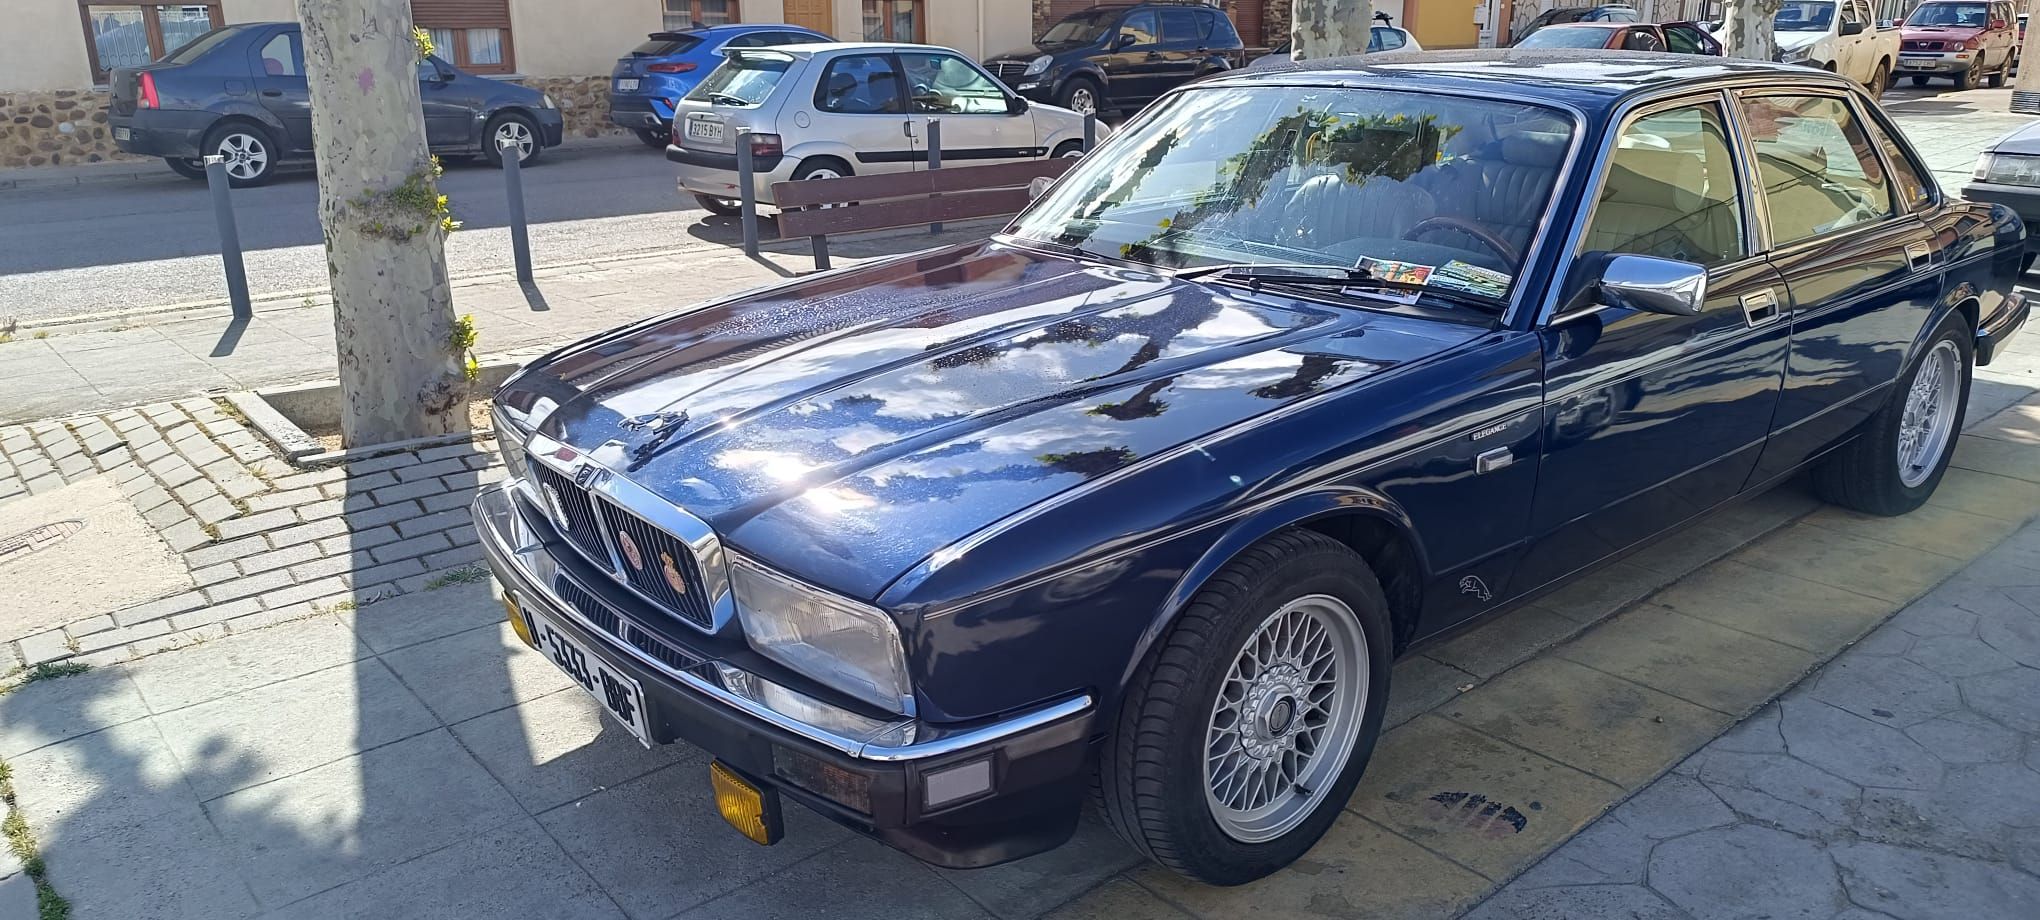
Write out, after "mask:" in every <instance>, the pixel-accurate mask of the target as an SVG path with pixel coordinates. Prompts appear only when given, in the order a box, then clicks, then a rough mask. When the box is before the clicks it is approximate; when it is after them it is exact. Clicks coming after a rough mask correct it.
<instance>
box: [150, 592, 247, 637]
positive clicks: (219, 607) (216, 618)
mask: <svg viewBox="0 0 2040 920" xmlns="http://www.w3.org/2000/svg"><path fill="white" fill-rule="evenodd" d="M261 609H262V601H261V600H260V599H259V598H253V597H244V598H242V599H240V600H238V601H230V602H228V603H224V604H207V605H204V606H201V607H199V608H197V609H195V610H191V611H187V612H185V613H175V614H171V615H170V626H171V628H172V629H176V630H187V629H191V628H193V627H197V626H206V625H210V624H214V623H224V622H226V621H228V620H231V619H233V618H235V617H238V616H245V615H247V614H250V613H254V612H256V611H258V610H261Z"/></svg>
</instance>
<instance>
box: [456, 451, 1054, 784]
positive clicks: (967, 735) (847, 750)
mask: <svg viewBox="0 0 2040 920" xmlns="http://www.w3.org/2000/svg"><path fill="white" fill-rule="evenodd" d="M514 488H515V487H514V486H513V485H511V484H508V483H505V484H502V485H498V486H495V487H492V488H488V489H484V490H482V492H481V493H480V494H478V495H476V496H475V503H474V508H473V511H474V517H475V525H476V531H477V532H478V533H479V534H480V535H481V542H482V546H483V548H484V549H485V550H486V551H487V552H488V553H489V555H490V556H492V557H495V558H496V559H497V560H498V561H499V562H502V563H504V564H505V565H507V566H509V567H510V568H513V569H515V570H517V571H518V572H519V573H520V574H522V575H523V576H525V578H524V580H525V581H526V582H527V584H525V585H521V586H519V590H520V591H524V592H526V593H527V594H535V595H536V598H535V599H536V600H537V601H538V602H539V603H540V605H542V607H543V611H542V612H543V613H544V614H545V615H546V616H549V617H555V618H558V619H563V620H570V621H572V622H573V623H574V624H575V625H576V626H579V627H581V628H582V629H583V630H586V631H587V632H589V633H590V634H591V635H594V636H598V637H606V636H608V635H609V632H608V631H607V630H605V629H603V628H601V627H599V626H597V625H595V624H594V623H591V622H589V621H588V618H587V617H585V616H583V615H582V614H581V613H580V611H578V610H576V609H575V608H574V607H573V605H571V604H569V603H567V602H566V600H565V599H563V598H561V597H560V596H559V594H558V593H557V592H556V591H554V590H553V588H552V587H551V586H552V584H553V582H554V580H555V579H558V578H562V577H568V576H565V575H564V573H562V572H560V571H559V567H558V563H557V562H556V561H555V560H554V559H553V557H552V554H551V552H550V551H548V550H547V549H546V546H545V542H544V540H543V538H542V536H541V535H540V534H539V533H537V532H536V531H535V530H533V529H532V528H531V525H530V524H529V523H528V522H527V521H525V520H524V517H523V515H522V513H520V512H519V511H518V510H517V508H516V505H515V503H514V499H512V497H511V492H512V490H513V489H514ZM568 580H570V581H578V580H577V579H573V578H571V577H568ZM530 599H534V598H529V597H527V600H530ZM660 609H663V608H660ZM618 613H619V615H620V616H621V615H624V614H623V613H622V612H621V611H619V612H618ZM602 647H603V650H604V651H606V652H609V653H610V654H614V655H620V656H622V657H626V658H628V659H630V660H631V661H632V662H633V663H636V664H637V665H639V666H641V667H644V668H647V669H649V670H651V671H653V672H656V673H658V674H661V675H664V676H666V677H668V678H670V679H672V680H674V681H676V682H678V683H680V684H681V685H683V686H685V687H687V688H688V689H690V690H694V691H696V692H699V693H700V694H702V695H703V696H706V697H708V698H710V699H713V700H715V701H717V702H719V703H722V704H723V705H726V706H728V707H730V708H732V709H735V710H737V711H738V712H740V713H743V714H744V715H747V716H750V717H752V718H755V719H757V720H759V721H761V722H764V723H766V724H768V725H771V726H773V727H775V728H778V729H781V730H783V731H786V732H788V733H789V734H792V735H795V736H797V737H800V738H803V739H806V740H808V741H812V742H815V743H817V744H821V745H824V746H826V747H828V748H830V749H832V750H835V751H838V752H840V753H843V754H847V755H849V756H851V757H855V758H857V759H859V760H869V761H876V762H886V763H893V762H903V761H916V760H926V759H928V758H931V757H942V756H945V755H948V754H953V753H956V752H959V751H964V750H968V749H970V748H974V747H978V746H981V745H985V744H990V743H994V742H997V741H1000V740H1002V739H1005V738H1008V737H1011V736H1014V735H1018V734H1021V733H1024V732H1028V731H1032V730H1034V729H1037V728H1040V727H1042V726H1045V725H1048V724H1051V723H1054V722H1057V721H1060V720H1062V719H1067V718H1070V717H1072V716H1077V715H1081V714H1082V713H1084V712H1086V711H1088V710H1089V709H1091V707H1092V706H1093V705H1094V700H1093V699H1092V697H1091V696H1090V695H1089V694H1078V695H1077V696H1074V697H1071V698H1068V699H1064V700H1061V701H1059V702H1056V703H1051V704H1049V705H1046V706H1041V707H1038V708H1035V709H1031V710H1028V711H1026V712H1022V713H1020V714H1018V715H1015V716H1013V717H1011V718H1007V719H1002V720H1000V721H997V722H993V723H991V724H989V725H983V726H979V727H976V728H972V729H968V730H965V731H960V732H954V733H949V734H942V735H939V736H936V737H931V738H927V739H926V740H917V739H920V738H922V737H924V736H927V735H929V734H930V733H931V732H933V731H939V730H940V729H939V728H937V727H934V726H930V725H928V724H927V723H923V722H920V721H918V720H914V719H895V720H891V721H885V720H880V719H873V718H871V717H869V716H865V715H863V714H860V713H856V712H851V711H850V710H847V709H843V708H841V707H839V706H835V705H833V704H830V703H827V702H824V701H822V700H818V699H816V698H814V697H812V696H809V695H807V694H805V693H802V692H800V691H798V690H795V689H793V688H791V687H787V686H785V685H782V684H779V683H776V682H773V681H771V680H768V679H766V678H764V677H761V676H759V675H757V674H754V673H751V672H749V671H745V670H743V669H741V668H738V667H736V666H734V665H731V664H729V663H728V662H725V661H721V660H714V659H711V660H708V661H704V662H703V663H702V664H700V665H696V666H694V667H691V668H685V669H680V668H673V667H671V666H668V665H667V664H666V663H665V662H662V661H659V660H658V659H657V658H654V657H652V656H651V655H649V654H647V653H646V652H644V651H642V650H640V649H638V648H636V647H634V646H631V645H629V644H628V643H621V642H609V641H603V642H602ZM681 650H682V651H688V652H690V654H691V653H692V652H691V650H687V649H681Z"/></svg>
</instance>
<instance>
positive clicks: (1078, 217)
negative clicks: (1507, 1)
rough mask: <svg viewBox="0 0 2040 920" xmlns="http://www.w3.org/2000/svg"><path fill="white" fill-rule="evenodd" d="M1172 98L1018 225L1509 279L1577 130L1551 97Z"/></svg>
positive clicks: (1093, 243)
mask: <svg viewBox="0 0 2040 920" xmlns="http://www.w3.org/2000/svg"><path fill="white" fill-rule="evenodd" d="M1163 105H1164V106H1165V108H1164V109H1163V110H1162V111H1159V112H1157V113H1155V115H1153V116H1152V117H1150V118H1148V119H1147V120H1146V122H1145V124H1144V125H1143V126H1142V127H1141V128H1140V129H1138V131H1137V132H1136V134H1135V135H1133V136H1130V137H1127V138H1124V139H1122V140H1121V141H1120V142H1118V143H1115V144H1114V145H1112V146H1111V147H1109V148H1107V149H1106V150H1104V151H1101V152H1100V154H1098V155H1094V156H1093V157H1087V158H1085V160H1084V161H1083V162H1081V163H1080V164H1079V165H1078V167H1077V170H1076V172H1075V173H1074V174H1073V175H1072V176H1071V177H1070V178H1069V181H1066V182H1063V183H1060V184H1058V186H1057V187H1056V190H1055V191H1054V192H1053V193H1051V194H1050V195H1049V196H1047V197H1045V198H1043V199H1042V200H1041V201H1040V202H1038V203H1037V204H1036V205H1035V206H1034V207H1032V208H1030V209H1029V210H1028V211H1027V212H1025V213H1024V214H1022V215H1021V216H1020V218H1019V219H1018V220H1016V221H1015V223H1014V229H1013V232H1014V233H1015V235H1017V236H1022V237H1030V238H1035V239H1041V240H1047V241H1053V242H1056V243H1060V244H1063V245H1067V246H1074V247H1077V248H1079V249H1081V250H1084V251H1086V252H1089V253H1091V254H1094V255H1098V256H1102V257H1107V258H1111V259H1124V260H1129V261H1134V262H1140V263H1144V264H1148V265H1153V266H1156V267H1159V268H1166V269H1178V268H1189V267H1195V266H1199V265H1212V264H1225V263H1233V262H1243V263H1261V264H1273V263H1309V264H1322V265H1328V266H1333V265H1339V266H1345V265H1356V264H1359V263H1360V260H1362V259H1373V260H1380V261H1384V262H1403V263H1407V264H1408V265H1410V266H1413V267H1415V268H1417V269H1421V270H1423V271H1419V272H1418V273H1417V274H1418V276H1419V277H1422V276H1423V275H1425V274H1428V272H1429V270H1430V269H1434V268H1438V267H1441V266H1445V265H1447V264H1451V263H1459V265H1460V271H1461V274H1462V275H1466V274H1470V273H1475V272H1479V271H1485V272H1489V273H1500V275H1501V276H1503V278H1504V279H1505V281H1506V279H1507V278H1509V277H1512V276H1513V275H1514V273H1515V272H1516V270H1517V268H1518V267H1519V263H1520V259H1521V253H1522V250H1523V248H1524V246H1525V245H1526V244H1527V242H1528V239H1529V237H1530V236H1531V235H1532V233H1533V232H1534V228H1535V226H1536V224H1537V223H1538V220H1539V218H1541V217H1542V214H1543V210H1544V208H1545V207H1546V205H1547V203H1548V201H1549V197H1550V192H1551V187H1552V183H1553V181H1554V179H1555V177H1556V175H1557V171H1558V168H1559V166H1560V165H1561V164H1562V163H1563V161H1564V158H1565V156H1566V155H1567V150H1568V148H1569V144H1570V138H1571V127H1570V124H1569V123H1568V121H1567V120H1566V119H1564V118H1563V117H1562V116H1560V115H1558V114H1557V113H1555V112H1551V111H1549V110H1546V109H1542V108H1539V107H1536V106H1531V105H1522V104H1517V103H1510V102H1501V101H1496V100H1488V99H1469V98H1460V97H1451V96H1443V95H1419V94H1416V93H1408V92H1400V91H1380V90H1355V89H1343V88H1341V89H1327V88H1306V87H1280V86H1271V87H1221V88H1211V89H1203V90H1196V91H1192V92H1189V93H1184V94H1182V95H1179V96H1176V97H1172V98H1171V99H1170V100H1168V101H1167V102H1165V103H1163ZM1276 113H1281V114H1276ZM1505 286H1506V285H1505ZM1469 290H1470V289H1469ZM1478 293H1483V294H1491V292H1490V291H1487V290H1482V291H1479V292H1478Z"/></svg>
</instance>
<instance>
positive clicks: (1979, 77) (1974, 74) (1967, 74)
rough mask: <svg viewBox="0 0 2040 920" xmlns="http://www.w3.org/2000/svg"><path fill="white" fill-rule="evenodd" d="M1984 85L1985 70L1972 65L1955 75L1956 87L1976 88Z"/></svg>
mask: <svg viewBox="0 0 2040 920" xmlns="http://www.w3.org/2000/svg"><path fill="white" fill-rule="evenodd" d="M1982 85H1983V71H1981V70H1978V69H1977V68H1975V67H1971V68H1969V69H1967V70H1964V71H1962V72H1961V73H1959V74H1956V75H1955V88H1956V89H1975V88H1977V87H1978V86H1982Z"/></svg>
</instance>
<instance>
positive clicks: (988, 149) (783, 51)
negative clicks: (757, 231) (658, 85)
mask: <svg viewBox="0 0 2040 920" xmlns="http://www.w3.org/2000/svg"><path fill="white" fill-rule="evenodd" d="M930 119H941V121H942V127H941V135H942V163H943V165H945V166H960V165H965V164H982V163H1004V162H1010V161H1014V160H1027V159H1035V158H1039V157H1047V156H1058V157H1060V156H1081V155H1082V154H1083V146H1084V118H1083V116H1081V115H1078V114H1077V113H1075V112H1072V111H1070V110H1068V109H1062V108H1057V107H1055V106H1052V105H1043V104H1041V103H1038V102H1029V101H1028V100H1026V99H1023V98H1021V97H1019V96H1016V95H1014V94H1013V93H1012V92H1011V91H1010V90H1008V89H1006V87H1005V85H1004V84H1002V83H1000V82H999V81H998V80H997V79H994V78H993V77H992V76H991V75H990V74H988V73H986V72H985V71H984V69H983V68H981V67H979V66H978V65H977V64H976V63H974V62H972V61H971V60H970V59H969V58H967V57H965V56H963V55H962V54H960V53H958V52H956V51H952V50H950V49H948V48H941V47H936V46H933V45H899V44H885V43H871V42H854V43H852V42H845V43H836V44H814V45H788V46H785V47H779V48H739V49H732V50H731V51H730V52H729V53H728V54H727V55H726V56H725V58H724V60H723V63H722V64H721V65H719V66H717V67H716V69H715V70H714V72H712V73H710V74H709V75H708V76H707V77H706V78H704V79H703V80H702V81H701V82H700V83H699V84H697V85H696V86H695V88H694V91H693V92H690V93H688V94H687V98H685V99H683V100H681V101H680V104H679V106H678V107H677V108H676V109H675V111H674V113H673V141H672V143H671V144H670V145H668V146H667V147H666V159H668V160H671V161H673V162H674V163H675V164H678V170H677V171H678V174H679V180H680V187H681V188H682V189H683V190H685V191H687V192H690V193H692V194H693V195H694V197H695V198H696V199H697V200H699V201H700V202H701V204H702V206H703V207H705V208H708V209H709V210H710V211H714V212H716V213H718V214H734V213H736V210H737V199H738V198H739V197H740V196H741V192H739V191H738V188H737V146H736V145H737V138H738V137H740V136H742V135H743V134H745V133H747V132H748V133H750V135H751V156H752V160H751V162H752V168H753V169H754V170H755V174H754V182H753V186H754V188H753V191H754V193H755V194H756V195H757V200H758V202H759V203H760V204H766V205H769V204H772V183H774V182H784V181H787V180H789V179H830V178H835V177H838V176H850V175H866V174H871V173H888V172H906V171H909V170H915V169H925V168H926V167H927V163H928V122H929V120H930ZM1097 134H1098V140H1101V141H1102V140H1104V138H1105V134H1106V128H1105V126H1104V125H1103V124H1100V125H1098V127H1097Z"/></svg>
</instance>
